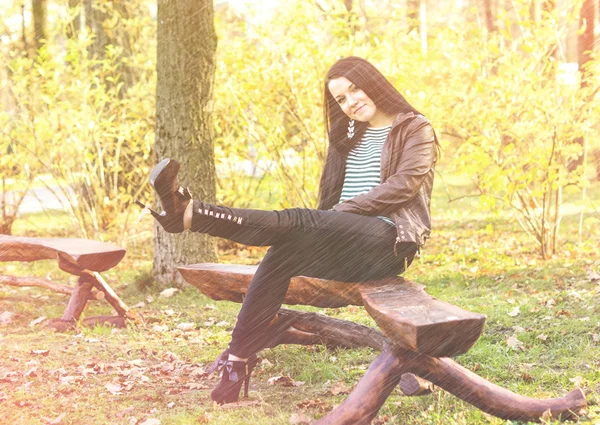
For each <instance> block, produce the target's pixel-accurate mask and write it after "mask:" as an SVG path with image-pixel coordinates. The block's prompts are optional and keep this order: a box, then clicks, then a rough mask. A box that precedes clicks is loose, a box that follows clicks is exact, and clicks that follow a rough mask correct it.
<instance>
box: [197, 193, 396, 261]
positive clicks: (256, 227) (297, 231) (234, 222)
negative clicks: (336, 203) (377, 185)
mask: <svg viewBox="0 0 600 425" xmlns="http://www.w3.org/2000/svg"><path fill="white" fill-rule="evenodd" d="M365 221H366V222H365ZM379 222H381V220H380V219H378V218H376V217H367V216H361V215H357V214H350V213H344V212H339V211H323V210H314V209H309V208H290V209H284V210H278V211H267V210H255V209H246V208H230V207H226V206H221V205H212V204H207V203H203V202H200V201H193V216H192V225H191V228H190V230H191V231H193V232H200V233H206V234H209V235H211V236H217V237H221V238H226V239H229V240H232V241H235V242H239V243H242V244H245V245H253V246H271V245H276V244H280V243H284V242H285V241H286V240H289V239H291V238H295V237H298V236H300V235H302V234H305V233H311V232H317V233H319V234H321V235H322V234H324V233H325V234H328V235H332V234H334V235H337V236H336V237H338V238H349V237H351V235H360V234H369V229H368V227H369V226H370V224H368V223H378V224H379ZM384 224H385V223H384ZM388 226H389V227H392V226H390V225H388ZM392 249H393V248H392Z"/></svg>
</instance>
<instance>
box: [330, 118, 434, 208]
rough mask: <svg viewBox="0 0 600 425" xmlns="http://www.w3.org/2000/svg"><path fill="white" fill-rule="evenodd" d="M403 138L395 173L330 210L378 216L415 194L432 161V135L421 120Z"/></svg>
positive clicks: (427, 125)
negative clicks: (404, 138)
mask: <svg viewBox="0 0 600 425" xmlns="http://www.w3.org/2000/svg"><path fill="white" fill-rule="evenodd" d="M406 134H407V136H405V137H406V140H405V141H404V143H403V145H404V148H403V150H402V156H401V159H400V163H399V164H398V166H397V167H396V172H395V173H394V174H393V175H391V176H390V177H389V178H388V179H387V180H386V181H385V182H384V183H381V184H380V185H377V186H375V187H374V188H373V189H371V190H370V191H368V192H366V193H363V194H361V195H358V196H356V197H354V198H352V199H348V200H347V201H344V202H341V203H339V204H337V205H335V206H334V207H333V210H335V211H343V212H350V213H354V214H362V215H378V214H382V213H384V212H385V211H389V210H393V209H395V208H397V207H398V206H400V205H402V204H403V203H405V202H407V201H409V200H410V199H412V198H413V196H415V195H416V194H417V192H418V191H419V189H420V188H421V185H422V183H423V181H424V180H425V178H426V177H427V173H429V171H431V169H432V168H433V165H434V163H435V160H436V148H435V135H434V133H433V128H432V127H431V124H430V123H429V121H428V120H427V119H426V118H424V117H418V118H417V119H415V120H413V121H412V122H411V123H410V124H409V125H408V128H407V131H406Z"/></svg>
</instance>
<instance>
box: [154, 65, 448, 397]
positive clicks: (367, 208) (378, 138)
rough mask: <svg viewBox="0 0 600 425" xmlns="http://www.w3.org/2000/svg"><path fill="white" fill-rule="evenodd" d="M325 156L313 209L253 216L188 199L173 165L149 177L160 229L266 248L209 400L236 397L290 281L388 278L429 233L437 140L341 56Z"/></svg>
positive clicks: (374, 74)
mask: <svg viewBox="0 0 600 425" xmlns="http://www.w3.org/2000/svg"><path fill="white" fill-rule="evenodd" d="M324 101H325V110H324V117H325V123H326V126H327V131H328V135H329V150H328V154H327V159H326V162H325V167H324V169H323V174H322V177H321V184H320V202H319V209H317V210H312V209H301V208H298V209H286V210H281V211H261V210H251V209H239V208H229V207H225V206H218V205H212V204H207V203H205V202H202V201H199V200H192V199H191V194H190V192H189V190H188V189H186V188H183V187H180V186H179V184H178V183H177V173H178V171H179V163H177V162H176V161H174V160H170V159H165V160H163V161H161V162H160V163H159V164H158V165H157V166H156V167H154V169H153V170H152V173H151V175H150V183H151V184H152V185H153V187H154V189H155V190H156V192H157V194H158V197H159V198H160V202H161V205H162V207H163V209H164V211H163V212H162V213H161V214H157V213H156V212H152V214H153V216H154V217H155V218H156V219H157V220H158V221H159V223H160V224H161V225H162V226H163V228H164V229H165V230H166V231H167V232H172V233H175V232H182V231H184V230H185V229H189V230H191V231H193V232H201V233H207V234H209V235H212V236H219V237H222V238H227V239H230V240H233V241H236V242H239V243H243V244H247V245H255V246H270V247H271V248H270V249H269V250H268V252H267V254H266V255H265V257H264V259H263V260H262V262H261V263H260V266H259V267H258V270H257V271H256V274H255V275H254V277H253V279H252V282H251V283H250V286H249V288H248V293H247V295H246V297H245V299H244V303H243V304H242V308H241V311H240V313H239V315H238V317H237V322H236V324H235V327H234V329H233V332H232V336H231V342H230V344H229V347H228V349H227V350H226V351H225V352H224V353H223V354H222V355H221V356H220V357H219V359H217V362H215V364H216V365H218V367H219V369H220V370H222V372H223V374H222V378H221V381H220V383H219V384H218V385H217V386H216V387H215V389H214V390H213V391H212V394H211V397H212V399H213V400H215V401H216V402H218V403H229V402H233V401H236V400H238V398H239V393H240V389H241V386H242V383H243V382H245V383H246V386H245V393H246V395H247V386H248V381H249V378H250V374H251V373H252V369H253V368H254V366H255V365H256V363H257V358H256V353H257V352H258V351H259V350H261V349H262V348H263V347H264V344H265V341H266V340H267V339H268V335H269V332H270V330H269V325H270V323H271V322H272V321H273V319H274V318H275V316H276V314H277V311H278V310H279V308H280V306H281V304H282V301H283V299H284V297H285V294H286V291H287V289H288V285H289V282H290V278H291V277H293V276H298V275H303V276H310V277H319V278H324V279H332V280H341V281H348V282H360V281H367V280H372V279H381V278H386V277H391V276H396V275H398V274H400V273H402V272H403V271H404V270H405V269H406V268H407V267H408V266H409V265H410V264H411V262H412V261H413V258H414V256H415V254H416V252H417V251H418V250H419V249H420V247H421V246H422V245H423V244H424V243H425V240H426V239H427V238H428V237H429V234H430V232H431V224H430V212H429V205H430V198H431V190H432V186H433V176H434V165H435V162H436V158H437V140H436V137H435V134H434V131H433V129H432V127H431V125H430V123H429V121H428V120H427V119H426V118H425V117H424V116H423V115H422V114H420V113H419V112H418V111H417V110H415V109H414V108H413V107H412V106H411V105H410V104H408V102H407V101H406V100H405V99H404V97H402V95H400V93H399V92H398V91H397V90H396V89H395V88H394V87H393V86H392V85H391V84H390V83H389V82H388V81H387V80H386V79H385V77H383V75H382V74H381V73H380V72H379V71H378V70H377V69H376V68H375V67H374V66H373V65H372V64H371V63H369V62H367V61H366V60H364V59H361V58H357V57H348V58H344V59H341V60H339V61H338V62H336V63H335V64H334V65H333V66H332V67H331V69H330V70H329V72H328V73H327V76H326V79H325V87H324Z"/></svg>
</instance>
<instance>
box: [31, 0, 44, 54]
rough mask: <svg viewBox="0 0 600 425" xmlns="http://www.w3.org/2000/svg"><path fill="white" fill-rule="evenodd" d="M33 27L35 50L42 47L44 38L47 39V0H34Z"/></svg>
mask: <svg viewBox="0 0 600 425" xmlns="http://www.w3.org/2000/svg"><path fill="white" fill-rule="evenodd" d="M31 9H32V12H33V28H34V31H35V42H34V46H35V51H36V52H37V50H38V49H39V48H40V47H42V40H44V39H46V0H32V1H31Z"/></svg>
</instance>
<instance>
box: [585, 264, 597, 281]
mask: <svg viewBox="0 0 600 425" xmlns="http://www.w3.org/2000/svg"><path fill="white" fill-rule="evenodd" d="M599 268H600V267H599ZM587 278H588V279H589V280H590V282H595V281H596V280H600V272H598V271H595V270H590V271H589V272H588V274H587Z"/></svg>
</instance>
